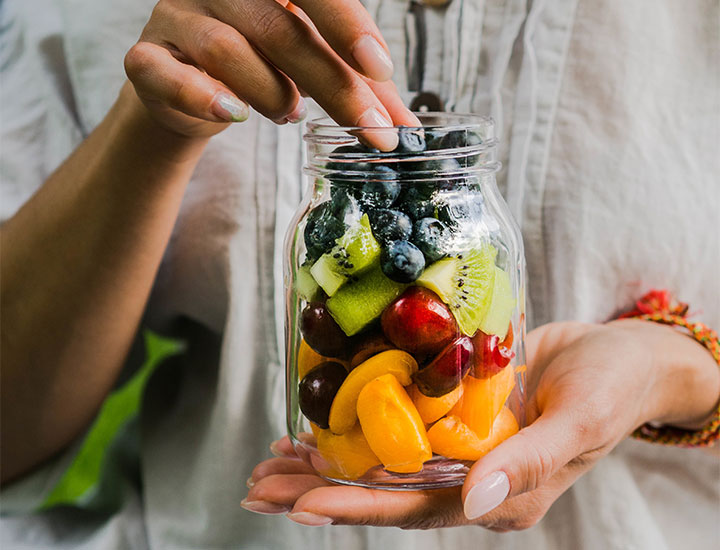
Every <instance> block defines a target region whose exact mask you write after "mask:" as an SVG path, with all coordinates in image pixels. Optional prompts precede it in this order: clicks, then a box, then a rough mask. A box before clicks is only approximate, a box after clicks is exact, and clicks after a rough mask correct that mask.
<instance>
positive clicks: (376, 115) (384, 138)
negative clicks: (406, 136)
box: [357, 107, 398, 151]
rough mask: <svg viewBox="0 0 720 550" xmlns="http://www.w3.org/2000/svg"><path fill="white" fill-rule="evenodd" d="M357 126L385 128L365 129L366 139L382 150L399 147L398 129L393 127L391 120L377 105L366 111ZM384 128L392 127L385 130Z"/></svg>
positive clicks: (363, 132) (363, 133)
mask: <svg viewBox="0 0 720 550" xmlns="http://www.w3.org/2000/svg"><path fill="white" fill-rule="evenodd" d="M357 126H363V127H368V128H383V130H363V131H362V136H363V138H364V140H365V141H367V142H368V143H370V144H371V145H372V146H373V147H377V148H378V149H380V150H381V151H392V150H393V149H395V147H397V144H398V135H397V131H396V130H395V129H394V128H392V122H390V121H389V120H388V119H387V118H385V116H384V115H383V114H382V113H381V112H380V111H378V110H377V109H376V108H375V107H370V108H369V109H368V110H367V111H365V112H364V113H363V114H362V115H361V116H360V118H359V119H358V121H357ZM384 128H392V129H388V130H385V129H384Z"/></svg>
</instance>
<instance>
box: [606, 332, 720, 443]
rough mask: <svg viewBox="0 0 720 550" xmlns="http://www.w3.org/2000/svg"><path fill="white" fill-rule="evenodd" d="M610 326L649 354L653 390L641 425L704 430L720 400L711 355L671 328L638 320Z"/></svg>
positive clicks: (719, 371) (719, 374)
mask: <svg viewBox="0 0 720 550" xmlns="http://www.w3.org/2000/svg"><path fill="white" fill-rule="evenodd" d="M608 324H610V325H613V326H615V327H616V328H620V329H622V330H624V331H626V332H627V333H629V334H630V335H631V336H632V337H633V338H637V339H639V340H640V341H642V343H643V347H644V348H645V349H647V351H648V353H649V354H650V359H651V365H652V372H651V373H650V378H649V381H648V384H649V387H650V391H648V393H647V395H646V398H645V400H644V401H645V402H644V403H643V407H642V418H640V419H639V422H638V424H641V423H646V422H654V423H660V424H664V425H672V426H675V427H679V428H685V429H688V430H694V429H699V428H702V427H703V426H704V425H705V423H706V422H707V421H708V419H709V418H710V417H711V416H712V415H713V413H714V411H715V410H716V408H717V403H718V399H719V398H720V369H719V368H718V365H717V363H716V362H715V360H714V358H713V357H712V355H711V354H710V353H709V352H708V351H707V350H706V349H705V348H704V347H703V346H702V345H700V344H699V343H698V342H696V341H695V340H693V339H692V338H690V337H689V336H687V335H686V334H683V333H682V332H680V331H679V330H676V329H675V328H673V327H672V326H668V325H662V324H658V323H653V322H651V321H643V320H638V319H622V320H617V321H612V322H611V323H608Z"/></svg>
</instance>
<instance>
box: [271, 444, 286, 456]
mask: <svg viewBox="0 0 720 550" xmlns="http://www.w3.org/2000/svg"><path fill="white" fill-rule="evenodd" d="M270 452H271V453H272V454H274V455H275V456H283V457H284V456H286V455H285V453H283V452H282V451H281V450H280V447H279V446H278V442H277V441H273V442H272V443H270Z"/></svg>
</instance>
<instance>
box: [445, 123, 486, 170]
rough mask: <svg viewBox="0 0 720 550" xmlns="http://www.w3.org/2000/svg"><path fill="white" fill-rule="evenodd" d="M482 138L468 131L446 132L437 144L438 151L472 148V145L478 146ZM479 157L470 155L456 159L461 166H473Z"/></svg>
mask: <svg viewBox="0 0 720 550" xmlns="http://www.w3.org/2000/svg"><path fill="white" fill-rule="evenodd" d="M482 142H483V141H482V138H481V137H480V136H479V135H478V134H476V133H475V132H471V131H470V130H468V131H464V130H456V131H453V132H448V133H447V134H446V135H444V136H443V137H442V139H441V140H440V141H439V143H438V149H456V148H462V147H472V146H474V145H480V144H481V143H482ZM478 158H479V156H478V155H470V156H464V157H460V158H458V161H459V162H460V164H461V165H462V166H473V165H475V164H476V163H477V161H478Z"/></svg>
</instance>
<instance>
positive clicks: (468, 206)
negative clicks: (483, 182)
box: [435, 189, 485, 228]
mask: <svg viewBox="0 0 720 550" xmlns="http://www.w3.org/2000/svg"><path fill="white" fill-rule="evenodd" d="M435 200H436V203H437V209H438V219H439V220H440V221H442V222H444V223H445V224H446V225H448V226H450V227H451V228H453V227H456V226H457V225H459V224H460V223H461V222H463V221H465V220H470V221H473V220H474V221H477V220H479V219H480V218H481V217H482V211H483V203H484V202H485V200H484V198H483V196H482V194H480V193H477V192H470V191H468V190H466V189H463V190H462V192H461V191H452V192H448V193H444V194H440V195H438V196H437V197H436V199H435Z"/></svg>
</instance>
